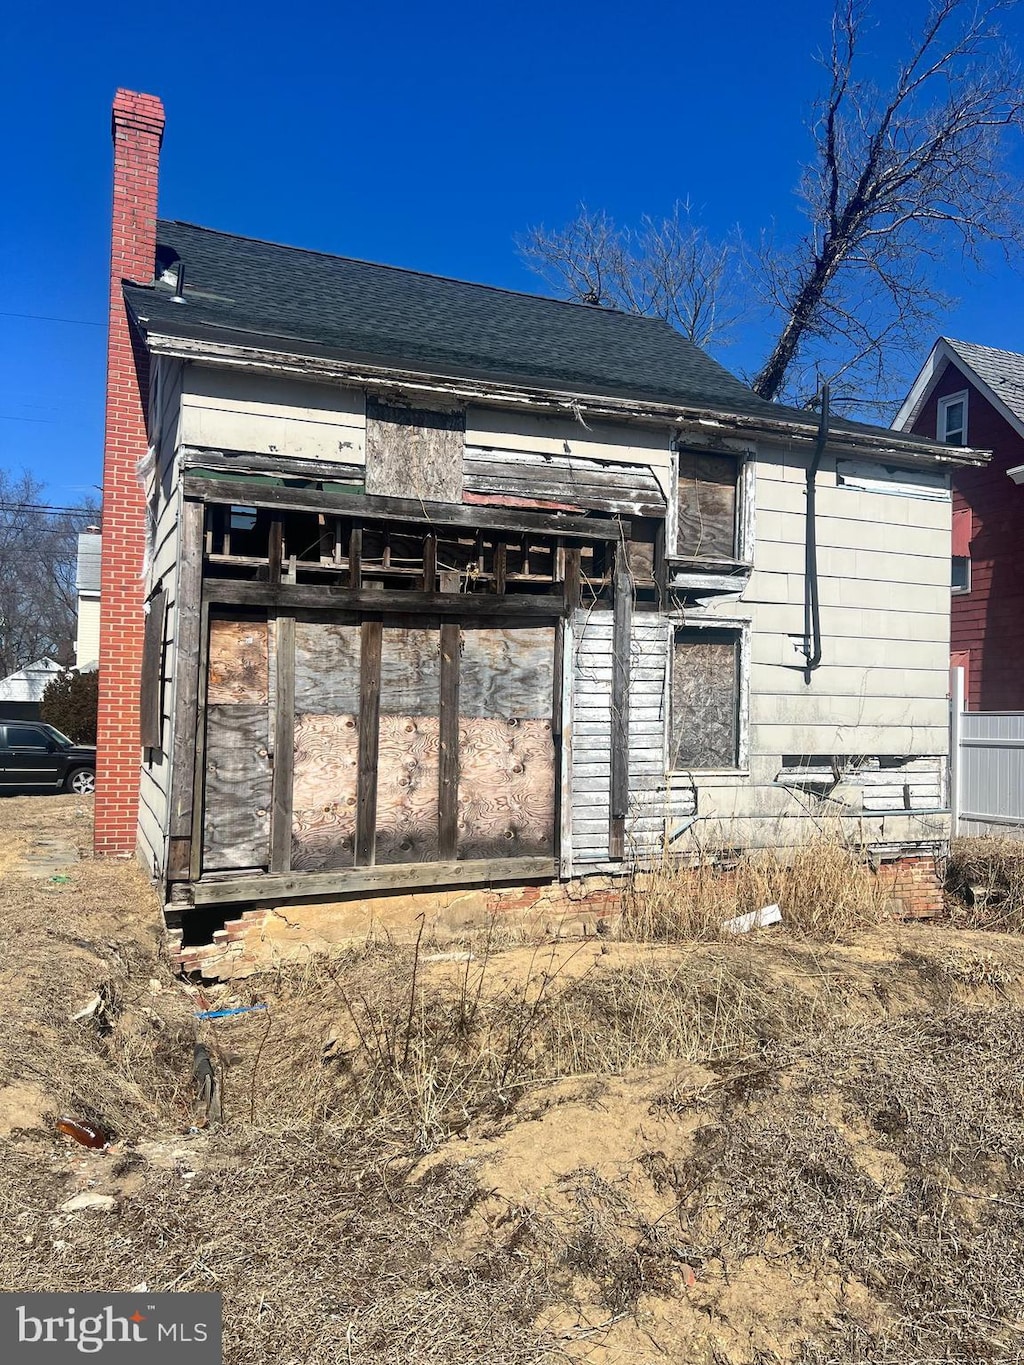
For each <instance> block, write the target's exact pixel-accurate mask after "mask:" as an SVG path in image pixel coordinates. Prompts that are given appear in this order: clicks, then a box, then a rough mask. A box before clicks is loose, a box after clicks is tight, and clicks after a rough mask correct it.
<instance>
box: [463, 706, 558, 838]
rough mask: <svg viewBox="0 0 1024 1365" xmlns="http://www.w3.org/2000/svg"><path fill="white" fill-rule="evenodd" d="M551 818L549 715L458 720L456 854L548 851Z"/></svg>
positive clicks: (552, 786) (552, 779) (552, 777)
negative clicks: (522, 718) (517, 718)
mask: <svg viewBox="0 0 1024 1365" xmlns="http://www.w3.org/2000/svg"><path fill="white" fill-rule="evenodd" d="M554 821H555V746H554V738H553V736H552V732H551V721H550V719H547V720H540V719H536V720H516V719H512V718H510V719H503V718H492V719H483V718H468V717H464V718H462V719H461V720H460V723H459V816H458V856H459V857H460V858H515V857H522V856H529V855H533V854H536V855H540V854H548V853H552V854H553V852H554Z"/></svg>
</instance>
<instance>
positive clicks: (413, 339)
mask: <svg viewBox="0 0 1024 1365" xmlns="http://www.w3.org/2000/svg"><path fill="white" fill-rule="evenodd" d="M158 242H159V247H158V259H159V260H160V262H161V264H162V265H164V266H166V265H167V264H169V263H172V262H173V261H174V260H175V259H180V260H181V261H183V262H184V265H185V297H186V298H187V300H188V301H187V303H185V304H175V303H172V302H171V295H172V293H173V292H174V291H173V288H172V287H171V286H170V285H167V284H162V283H161V284H157V285H156V286H155V287H144V286H140V285H132V284H126V285H125V290H124V292H125V297H126V299H127V300H128V303H129V306H130V307H131V310H132V312H133V313H134V314H135V316H136V318H138V319H140V321H141V323H142V326H143V329H144V330H145V331H146V332H155V333H160V334H163V335H169V336H173V337H180V338H190V339H194V340H199V341H213V342H223V343H227V344H234V345H242V346H245V345H250V346H261V347H263V348H266V349H272V350H281V351H287V352H291V353H293V354H301V355H308V356H325V357H331V358H336V359H342V360H348V361H355V362H357V363H364V364H368V365H374V366H384V367H395V368H399V369H404V370H409V371H413V372H417V373H423V374H432V375H443V376H447V377H451V378H463V379H483V380H490V381H493V382H495V383H506V384H515V385H524V386H529V387H532V388H538V389H545V390H552V391H558V392H565V391H568V392H570V393H578V394H590V395H593V396H602V397H612V398H620V399H627V400H631V401H633V402H636V403H645V402H650V403H666V404H671V405H675V406H679V407H680V408H705V409H712V410H715V411H720V412H723V413H726V412H728V413H739V414H742V415H744V416H749V417H754V418H758V417H760V418H764V419H768V420H771V419H775V420H780V419H782V420H790V421H798V422H800V423H802V424H804V425H806V426H808V427H812V428H813V427H815V426H816V424H817V418H816V416H815V414H813V413H810V412H807V411H805V410H803V409H794V408H786V407H783V406H782V405H780V404H776V403H768V402H765V400H764V399H762V398H759V397H758V396H757V395H756V394H755V393H753V392H752V391H751V390H750V389H749V388H747V386H746V385H745V384H742V383H741V382H740V381H739V380H738V379H737V378H736V377H735V376H734V375H731V374H730V373H729V371H728V370H726V369H725V368H724V367H723V366H721V365H719V364H718V362H717V361H715V360H712V359H711V357H710V356H708V355H706V354H705V353H704V352H703V351H701V350H700V349H699V348H698V347H696V346H694V345H693V344H692V342H689V341H687V340H686V338H685V337H683V336H681V335H680V334H679V333H678V332H677V331H675V330H674V329H673V328H672V327H670V326H669V325H668V323H666V322H663V321H661V320H660V319H657V318H643V317H636V316H634V315H633V314H630V313H620V312H616V311H615V310H613V309H607V308H594V307H589V306H587V305H586V304H578V303H565V302H562V301H560V300H557V299H550V298H544V297H541V296H539V295H534V294H518V293H514V292H512V291H510V290H505V289H496V288H494V287H492V286H490V285H482V284H468V283H466V282H464V281H461V280H449V279H443V278H440V277H438V276H436V275H423V274H419V273H418V272H416V271H413V270H403V269H399V268H397V267H395V266H385V265H373V264H370V263H368V262H366V261H357V260H353V259H351V258H349V257H346V256H330V255H327V254H325V253H323V252H318V251H307V250H304V249H302V248H299V247H288V246H279V245H276V244H275V243H272V242H262V241H257V240H255V239H253V238H251V237H236V236H234V235H232V234H230V233H225V232H216V231H214V230H212V229H210V228H202V227H196V226H194V225H193V224H191V223H178V222H167V221H161V222H160V223H159V224H158ZM169 278H171V277H169ZM172 283H173V280H172ZM835 426H836V427H839V428H842V429H844V430H847V431H850V432H854V431H858V430H859V431H864V432H871V433H873V434H875V435H880V434H882V429H880V428H877V427H866V426H862V425H861V424H859V423H853V422H845V421H841V420H837V421H836V422H835ZM903 439H904V440H905V439H907V438H906V437H904V438H903ZM921 444H922V446H925V445H930V444H932V443H929V442H924V441H922V442H921Z"/></svg>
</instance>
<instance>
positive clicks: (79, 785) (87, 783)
mask: <svg viewBox="0 0 1024 1365" xmlns="http://www.w3.org/2000/svg"><path fill="white" fill-rule="evenodd" d="M64 790H65V791H69V792H77V793H78V795H79V796H88V795H89V794H90V793H91V792H94V791H95V790H96V774H95V773H94V772H93V770H92V769H91V768H76V769H75V770H74V772H71V773H68V777H67V781H66V782H65V783H64Z"/></svg>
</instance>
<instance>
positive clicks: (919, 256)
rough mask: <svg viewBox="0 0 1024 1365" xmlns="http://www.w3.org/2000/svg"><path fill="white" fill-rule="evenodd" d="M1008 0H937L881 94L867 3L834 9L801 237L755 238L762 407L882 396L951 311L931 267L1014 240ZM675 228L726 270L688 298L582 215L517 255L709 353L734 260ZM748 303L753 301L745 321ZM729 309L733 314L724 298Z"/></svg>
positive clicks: (1013, 78)
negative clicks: (768, 340) (659, 285)
mask: <svg viewBox="0 0 1024 1365" xmlns="http://www.w3.org/2000/svg"><path fill="white" fill-rule="evenodd" d="M1014 3H1016V0H990V2H989V3H988V4H977V3H975V0H935V3H934V4H933V7H932V9H931V10H930V12H929V13H928V15H927V17H926V18H925V19H924V21H923V23H922V25H921V26H920V27H919V31H917V32H916V33H915V35H914V37H913V38H912V40H911V42H910V44H909V47H908V55H907V57H906V59H905V60H904V61H903V62H902V64H901V65H900V66H899V68H898V70H897V71H896V73H895V75H894V77H893V79H892V81H891V83H890V84H889V86H888V87H887V88H885V89H880V88H879V87H877V86H876V85H874V84H871V83H870V82H868V81H867V80H866V79H864V78H863V77H862V75H861V70H862V66H863V55H862V47H863V40H864V34H865V31H866V29H867V26H868V18H869V8H868V0H838V3H837V7H836V9H835V12H834V15H833V20H832V40H831V44H830V48H829V51H828V53H827V54H826V55H825V56H824V57H823V58H822V62H823V66H824V68H825V71H826V75H827V89H826V92H825V94H824V95H823V97H822V100H821V104H820V107H819V109H818V113H817V116H816V118H815V120H814V122H813V124H812V129H811V131H812V134H813V138H814V156H813V159H812V160H811V162H810V163H809V164H808V165H807V166H806V167H805V168H804V171H803V175H802V179H801V184H800V188H801V193H802V198H803V202H804V205H805V212H806V217H807V221H808V230H807V232H806V234H805V236H804V237H803V238H802V239H801V240H800V241H799V242H798V243H796V244H795V245H794V246H791V247H788V248H786V247H784V248H782V249H777V248H776V247H775V245H774V243H773V242H771V241H768V240H767V239H766V240H765V241H764V242H763V243H762V249H761V251H760V254H759V267H758V269H757V270H756V271H752V272H750V274H749V276H748V294H750V295H753V294H757V295H759V296H760V297H759V302H760V305H761V307H762V308H763V307H764V306H765V305H766V306H767V307H768V309H769V312H770V315H771V316H772V317H773V318H774V319H776V325H777V331H776V334H775V339H774V341H773V343H772V344H771V346H770V349H769V351H768V354H767V357H766V359H765V361H764V363H763V365H762V366H761V368H760V370H759V371H758V373H757V375H756V376H755V377H754V378H753V380H752V387H753V388H754V390H755V391H756V392H757V393H759V394H760V395H761V396H762V397H763V398H768V399H774V400H780V399H789V400H790V401H794V402H805V401H808V399H809V397H810V396H811V395H813V393H814V391H815V389H816V388H817V386H818V381H819V379H821V378H824V379H829V380H830V381H831V383H832V389H833V401H834V402H836V403H838V404H840V405H841V404H843V403H844V402H845V403H847V404H855V405H857V406H859V407H862V408H863V407H865V406H870V405H871V404H872V403H875V404H881V403H884V402H886V401H887V400H889V399H891V398H892V397H893V396H894V395H893V393H892V391H891V390H892V388H893V383H892V379H893V376H892V370H893V366H894V364H895V363H896V362H898V361H900V360H902V359H903V357H904V356H906V355H908V354H911V353H917V354H920V352H921V349H922V344H923V340H922V330H923V328H924V327H925V326H926V325H927V324H928V323H929V322H930V320H931V319H932V318H934V316H935V313H936V311H937V310H939V309H940V308H942V307H943V306H948V303H949V299H948V297H947V295H946V292H945V291H944V290H943V289H942V288H941V285H940V284H939V283H937V281H938V280H939V279H941V275H942V270H941V267H942V266H944V265H945V266H946V267H947V276H950V275H952V276H955V277H960V276H962V274H963V267H964V263H965V262H966V263H967V264H968V265H969V264H974V265H978V264H980V263H982V261H983V257H984V254H985V252H986V250H987V249H988V248H992V247H994V248H997V249H1001V250H1002V251H1004V252H1006V253H1011V252H1015V251H1016V250H1018V249H1019V248H1020V246H1021V245H1022V244H1024V231H1022V222H1024V218H1022V214H1021V210H1020V203H1021V190H1022V185H1021V182H1020V180H1019V179H1018V177H1017V176H1016V175H1015V174H1014V172H1013V170H1012V169H1011V167H1010V166H1009V164H1008V162H1007V160H1006V152H1007V150H1008V146H1009V142H1010V138H1011V137H1012V136H1013V135H1015V134H1017V133H1019V132H1020V131H1022V129H1024V96H1022V91H1021V72H1020V68H1019V66H1018V64H1017V62H1016V61H1015V60H1014V59H1013V58H1012V56H1011V54H1010V53H1009V52H1008V51H1007V50H1006V49H1005V47H1003V46H1002V45H1001V42H1000V37H999V29H998V20H999V17H1000V14H1001V12H1002V11H1004V10H1007V9H1009V8H1011V7H1012V6H1013V4H1014ZM896 10H897V12H899V13H903V10H902V9H900V8H899V7H896ZM686 223H687V229H688V231H689V232H690V233H691V234H693V235H692V237H691V238H689V239H685V240H684V242H683V245H687V243H688V242H691V241H692V243H693V244H694V245H693V246H690V247H689V248H688V249H689V251H690V254H691V256H692V255H696V256H697V257H698V258H699V259H704V257H703V255H701V253H702V252H707V253H710V257H711V259H712V260H714V261H716V262H718V263H719V269H718V271H717V272H716V271H713V270H711V271H705V272H703V273H702V272H700V271H697V272H696V275H697V278H698V279H699V282H700V285H701V292H700V294H699V298H698V297H697V296H696V295H695V294H694V286H693V278H694V273H693V272H692V271H688V270H686V269H682V270H677V271H673V272H670V273H667V272H665V270H664V268H663V264H662V262H663V259H664V250H663V248H662V246H661V243H660V242H659V241H657V240H652V239H651V237H650V236H649V235H647V234H646V232H645V231H642V232H641V233H640V234H636V235H633V236H631V235H630V234H628V233H623V232H621V231H620V230H618V229H616V228H614V227H613V225H612V224H610V223H608V221H607V220H606V219H605V218H604V217H603V216H602V215H595V214H593V213H589V212H584V213H582V214H581V215H580V217H579V218H578V219H577V221H576V222H575V223H574V224H572V225H570V227H569V228H567V229H565V230H563V231H562V232H556V233H551V232H546V231H545V230H544V229H542V228H541V229H534V230H533V231H532V232H531V233H530V234H529V236H528V237H527V239H526V242H525V243H524V244H522V246H521V249H522V250H523V251H524V254H525V255H526V258H527V259H528V260H529V261H530V262H531V264H533V265H534V267H535V268H537V269H538V270H539V271H540V272H541V273H542V274H544V275H545V277H546V278H547V279H548V280H549V282H550V281H553V282H555V283H556V284H557V285H559V286H560V287H561V288H562V289H563V290H564V292H566V293H568V294H569V295H570V296H571V297H574V298H579V299H583V298H588V297H589V298H590V301H592V302H600V303H615V304H617V305H618V306H620V307H628V308H632V309H634V310H635V311H638V312H645V313H654V314H657V315H658V316H661V317H666V318H668V319H669V320H670V321H671V322H673V323H674V324H675V325H676V326H677V327H679V328H680V330H681V331H683V332H684V334H685V335H687V336H689V337H690V338H691V339H692V340H694V341H696V342H697V343H698V344H700V345H707V344H709V343H712V342H714V341H716V340H718V339H720V338H719V337H718V335H717V331H716V325H715V320H716V318H717V317H718V311H719V310H718V309H717V308H716V291H717V290H719V289H720V288H721V286H722V285H723V284H725V283H726V281H728V280H730V279H734V271H733V266H734V264H735V259H736V258H735V250H734V249H733V250H731V251H729V252H725V249H724V248H715V247H713V246H712V245H711V244H710V243H709V241H708V239H707V238H706V236H704V235H703V234H701V233H700V230H699V228H696V227H694V226H693V225H692V224H691V223H690V222H689V219H687V220H686ZM698 245H699V250H698V249H697V248H698ZM723 253H724V254H723ZM683 254H684V256H685V254H686V253H685V252H684V253H683ZM677 255H678V246H676V248H675V250H674V252H672V253H670V256H671V258H672V259H673V260H675V258H676V256H677ZM659 271H660V276H659ZM648 272H651V273H653V274H654V275H655V277H660V278H662V279H664V280H665V281H666V283H665V285H664V286H663V291H662V293H660V294H659V293H656V292H655V291H652V290H647V291H644V290H643V289H636V288H634V289H632V290H629V289H626V288H623V287H622V285H621V284H620V281H621V280H622V279H623V278H629V279H634V278H637V279H646V278H647V274H648ZM668 295H670V296H671V297H672V300H673V301H672V303H670V304H667V303H666V296H668ZM655 299H656V302H655ZM754 310H755V300H754V299H753V298H748V315H750V314H752V313H753V312H754ZM727 311H729V312H732V313H734V312H735V308H734V306H733V301H730V308H729V309H728V310H727ZM709 318H710V319H711V325H710V326H709V325H707V324H706V322H704V323H702V320H706V319H709ZM897 382H899V381H898V380H897Z"/></svg>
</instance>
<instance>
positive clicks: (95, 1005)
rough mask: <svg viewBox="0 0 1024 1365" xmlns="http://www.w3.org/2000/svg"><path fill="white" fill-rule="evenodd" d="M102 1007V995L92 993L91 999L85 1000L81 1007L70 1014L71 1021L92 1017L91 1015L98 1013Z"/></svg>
mask: <svg viewBox="0 0 1024 1365" xmlns="http://www.w3.org/2000/svg"><path fill="white" fill-rule="evenodd" d="M102 1009H103V996H102V995H94V996H93V997H92V999H91V1000H87V1001H86V1002H85V1004H84V1005H83V1006H82V1008H81V1009H80V1010H77V1011H76V1012H75V1013H74V1014H73V1015H72V1016H71V1022H72V1023H73V1024H77V1023H79V1021H80V1020H82V1019H92V1018H93V1016H94V1015H96V1014H99V1013H100V1011H101V1010H102Z"/></svg>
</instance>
